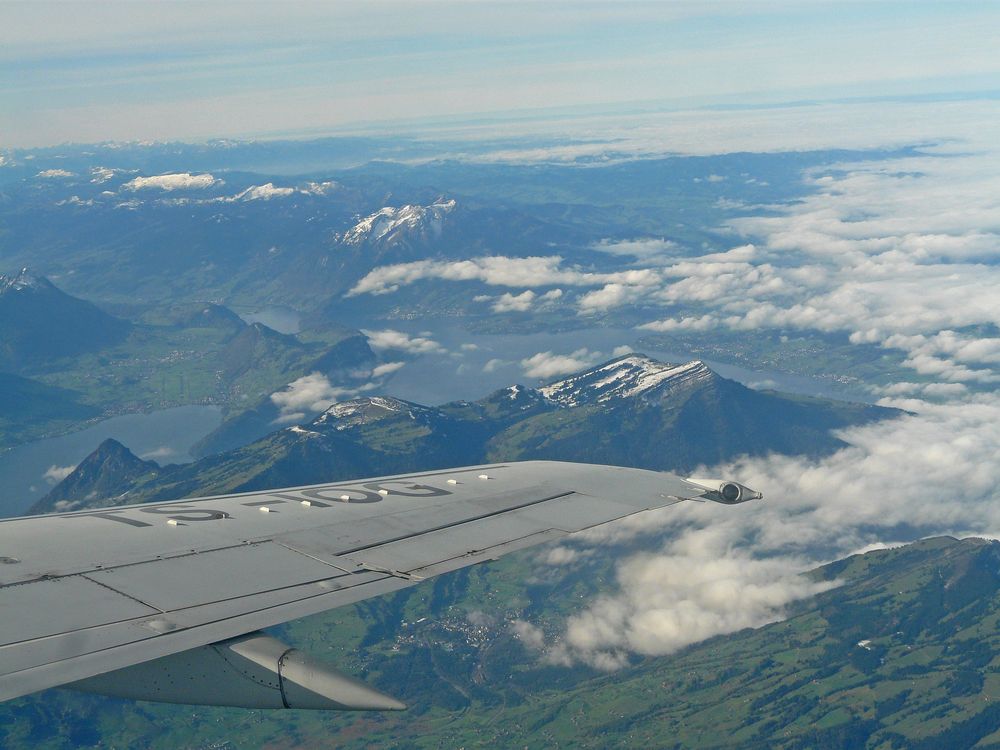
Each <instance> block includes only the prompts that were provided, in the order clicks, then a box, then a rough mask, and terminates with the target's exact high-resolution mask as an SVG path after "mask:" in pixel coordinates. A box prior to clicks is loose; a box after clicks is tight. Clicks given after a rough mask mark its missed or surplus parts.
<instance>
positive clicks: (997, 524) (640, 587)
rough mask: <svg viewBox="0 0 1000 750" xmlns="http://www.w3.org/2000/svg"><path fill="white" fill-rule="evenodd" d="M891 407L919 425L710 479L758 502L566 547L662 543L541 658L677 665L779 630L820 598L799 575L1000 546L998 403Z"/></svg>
mask: <svg viewBox="0 0 1000 750" xmlns="http://www.w3.org/2000/svg"><path fill="white" fill-rule="evenodd" d="M885 403H886V404H890V405H894V406H897V407H900V408H903V409H907V410H910V411H912V412H915V413H914V414H910V415H904V416H902V417H900V418H897V419H893V420H888V421H884V422H880V423H875V424H870V425H865V426H861V427H854V428H851V429H848V430H843V431H841V433H840V436H841V437H842V438H843V439H844V440H845V441H846V442H847V443H848V444H849V445H848V447H846V448H844V449H842V450H840V451H838V452H836V453H835V454H833V455H831V456H828V457H826V458H823V459H820V460H812V459H808V458H803V457H792V456H782V455H772V456H769V457H766V458H742V459H739V460H736V461H734V462H732V463H731V464H728V465H725V466H720V467H713V468H708V469H704V471H705V473H706V475H708V476H725V477H733V478H737V479H739V480H740V481H744V482H746V483H747V484H749V485H750V486H752V487H754V488H755V489H760V490H762V491H763V492H764V499H763V500H762V501H753V502H751V503H747V504H746V505H740V506H735V507H724V506H719V505H715V504H712V503H707V504H694V503H691V504H686V505H682V506H677V507H672V508H666V509H663V510H661V511H655V512H652V513H647V514H639V515H637V516H633V517H631V518H629V519H625V520H623V521H621V522H618V523H616V524H610V525H608V526H604V527H597V528H596V529H593V530H591V531H588V532H584V533H583V534H578V535H577V536H576V537H574V540H573V542H571V543H570V544H569V545H567V544H566V543H564V544H563V545H561V546H571V545H607V544H614V545H619V544H622V543H625V542H627V541H628V540H630V539H632V538H634V537H635V536H636V535H643V534H645V535H648V534H651V533H660V534H666V535H667V537H668V541H667V543H666V544H665V546H664V547H663V550H662V551H661V552H660V553H658V554H649V553H644V554H641V555H635V556H632V557H630V558H628V559H626V560H625V561H624V562H623V563H622V564H620V566H619V568H618V575H617V581H618V590H617V591H616V592H613V593H611V594H607V595H604V596H602V597H600V598H598V599H596V600H595V601H593V602H591V604H590V605H589V606H588V608H587V609H586V611H584V612H582V613H579V614H577V615H574V616H571V617H570V618H569V619H568V620H567V622H566V625H565V628H564V630H563V632H562V634H561V635H560V636H559V637H557V638H555V639H553V640H551V641H550V642H549V644H548V646H547V648H546V656H545V658H546V659H548V660H549V661H555V662H560V663H568V662H573V661H583V662H586V663H588V664H591V665H594V666H597V667H601V668H615V667H617V666H621V665H622V664H623V663H624V661H625V658H626V656H627V654H628V653H639V654H666V653H671V652H673V651H675V650H677V649H679V648H681V647H683V646H685V645H688V644H690V643H694V642H697V641H699V640H702V639H704V638H707V637H710V636H712V635H717V634H720V633H726V632H732V631H734V630H737V629H740V628H743V627H753V626H758V625H761V624H764V623H766V622H769V621H772V620H775V619H779V618H780V617H781V616H782V613H783V608H784V606H785V605H786V604H787V603H788V602H790V601H793V600H795V599H797V598H801V597H804V596H809V595H811V594H813V593H816V592H817V591H820V590H822V589H823V588H824V586H822V585H815V584H812V583H809V582H808V581H807V580H805V579H802V578H800V577H798V576H797V575H796V574H797V573H798V572H800V571H803V570H806V569H808V568H810V567H813V566H815V565H818V564H821V563H823V562H826V561H828V560H832V559H838V558H841V557H844V556H846V555H849V554H853V553H855V552H857V551H859V550H864V549H877V548H881V547H884V546H886V545H887V544H898V543H900V542H908V541H913V540H915V539H918V538H922V537H924V536H929V535H940V534H951V535H955V536H967V535H976V536H985V537H990V538H993V537H996V536H997V534H998V533H1000V502H998V500H1000V490H998V488H1000V448H998V446H1000V395H997V394H989V395H983V394H979V395H972V394H964V395H963V394H959V395H958V397H957V398H953V400H950V401H946V402H944V403H932V402H928V401H921V400H916V399H912V398H910V399H898V400H893V401H886V402H885ZM700 471H701V470H699V472H700ZM552 562H553V563H554V564H559V562H560V560H559V559H556V560H553V561H552Z"/></svg>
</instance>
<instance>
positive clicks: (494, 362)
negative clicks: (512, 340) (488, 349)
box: [483, 357, 510, 372]
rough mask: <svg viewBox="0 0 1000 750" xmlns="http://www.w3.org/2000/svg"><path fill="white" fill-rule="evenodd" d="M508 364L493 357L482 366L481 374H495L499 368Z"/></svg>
mask: <svg viewBox="0 0 1000 750" xmlns="http://www.w3.org/2000/svg"><path fill="white" fill-rule="evenodd" d="M509 364H510V362H508V361H506V360H503V359H499V358H497V357H494V358H493V359H491V360H490V361H488V362H487V363H486V364H485V365H483V372H496V371H497V370H498V369H499V368H501V367H505V366H506V365H509Z"/></svg>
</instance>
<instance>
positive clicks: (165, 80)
mask: <svg viewBox="0 0 1000 750" xmlns="http://www.w3.org/2000/svg"><path fill="white" fill-rule="evenodd" d="M998 21H1000V6H998V5H997V4H993V3H960V2H947V3H933V2H922V3H902V2H888V3H878V2H865V3H861V2H857V3H842V2H841V3H826V2H797V3H783V2H767V3H754V2H746V3H728V2H707V3H705V2H701V3H683V2H677V3H627V2H613V3H612V2H605V3H597V2H555V3H486V2H462V3H452V2H433V3H430V2H427V3H421V2H406V3H387V2H366V3H295V2H291V3H254V2H198V3H194V2H169V3H168V2H150V3H138V2H101V3H95V2H87V1H81V2H64V3H54V2H44V1H43V2H30V3H20V2H4V3H0V147H7V148H10V147H35V146H45V145H53V144H57V143H64V142H95V141H105V140H153V139H155V140H199V139H207V138H216V137H269V136H287V135H308V134H315V133H323V132H327V131H329V130H332V129H337V128H355V129H366V128H371V127H373V126H374V125H375V124H381V125H382V127H388V128H389V130H390V132H391V131H392V129H393V128H394V127H397V128H405V127H406V126H407V123H411V124H412V122H413V121H428V120H431V121H440V120H442V119H443V120H445V121H447V120H449V119H451V118H456V117H468V116H472V115H479V114H482V113H488V114H492V115H500V114H504V113H510V112H544V111H569V112H577V113H579V112H587V111H598V110H607V109H608V108H610V109H612V110H614V109H616V108H618V109H621V108H628V107H635V106H643V107H654V108H655V107H667V108H679V107H692V106H700V105H712V104H720V103H726V104H741V105H747V104H749V105H756V104H763V103H773V102H778V101H790V100H803V99H824V100H825V99H831V98H833V99H835V98H845V97H887V96H893V97H920V96H926V95H929V94H931V95H937V94H947V95H948V96H981V95H983V94H995V93H996V92H998V91H1000V54H998V52H997V47H996V44H995V34H994V31H995V29H996V28H998Z"/></svg>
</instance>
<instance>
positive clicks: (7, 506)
mask: <svg viewBox="0 0 1000 750" xmlns="http://www.w3.org/2000/svg"><path fill="white" fill-rule="evenodd" d="M221 422H222V413H221V412H220V411H219V408H218V407H216V406H178V407H175V408H173V409H163V410H161V411H155V412H152V413H150V414H125V415H123V416H120V417H112V418H111V419H106V420H104V421H103V422H98V423H97V424H95V425H93V426H92V427H88V428H86V429H84V430H79V431H77V432H72V433H70V434H68V435H60V436H59V437H54V438H48V439H46V440H38V441H36V442H34V443H28V444H27V445H21V446H18V447H16V448H12V449H11V450H9V451H7V452H6V453H0V516H2V517H7V516H16V515H19V514H21V513H24V512H25V511H26V510H27V509H28V507H29V506H30V505H31V504H32V503H33V502H34V501H35V500H37V499H38V498H40V497H42V496H43V495H44V494H45V493H47V492H48V491H49V489H51V488H52V486H53V484H55V482H56V481H57V480H58V479H59V478H60V477H61V476H65V473H66V472H67V471H68V469H69V468H70V467H72V466H75V465H76V464H78V463H79V462H80V461H82V460H83V459H84V458H86V457H87V456H88V455H89V454H90V453H91V452H93V450H94V449H95V448H97V446H98V445H100V444H101V443H102V442H103V441H104V440H106V439H107V438H114V439H115V440H118V441H119V442H120V443H123V444H124V445H125V446H126V447H128V449H129V450H131V451H132V452H133V453H135V454H136V455H137V456H139V457H141V458H146V459H151V460H153V461H156V462H157V463H159V464H168V463H185V462H187V461H190V460H191V456H190V455H188V450H189V449H190V448H191V446H192V445H194V443H196V442H197V441H198V440H200V439H201V438H202V437H204V436H205V435H207V434H208V433H209V432H211V431H212V430H214V429H215V428H216V427H218V426H219V424H220V423H221Z"/></svg>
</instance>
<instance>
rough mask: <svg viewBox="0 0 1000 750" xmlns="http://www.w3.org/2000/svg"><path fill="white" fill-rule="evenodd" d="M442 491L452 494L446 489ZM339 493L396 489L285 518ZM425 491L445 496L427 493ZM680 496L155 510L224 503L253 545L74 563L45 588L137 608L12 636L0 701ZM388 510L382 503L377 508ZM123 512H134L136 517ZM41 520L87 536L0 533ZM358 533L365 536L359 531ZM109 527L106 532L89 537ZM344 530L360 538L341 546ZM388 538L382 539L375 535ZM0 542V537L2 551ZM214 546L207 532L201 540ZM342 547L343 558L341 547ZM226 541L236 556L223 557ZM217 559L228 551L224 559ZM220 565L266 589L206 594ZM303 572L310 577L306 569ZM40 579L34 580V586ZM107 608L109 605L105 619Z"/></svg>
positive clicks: (619, 491) (24, 600)
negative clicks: (305, 517) (94, 594)
mask: <svg viewBox="0 0 1000 750" xmlns="http://www.w3.org/2000/svg"><path fill="white" fill-rule="evenodd" d="M429 477H436V478H438V480H439V483H440V484H441V487H440V488H437V487H435V486H434V485H430V484H429V483H428V484H420V485H416V486H418V487H421V488H425V489H421V490H420V492H419V493H418V492H416V491H411V494H410V496H409V500H412V503H408V501H407V500H408V497H407V495H406V491H407V490H413V489H414V488H413V487H412V486H408V485H406V484H405V483H406V482H410V481H411V480H421V481H427V482H429V481H430V480H429ZM456 477H457V478H456ZM449 481H454V482H455V484H454V485H451V484H447V483H448V482H449ZM463 484H464V485H468V492H467V493H466V494H465V495H463V494H462V493H461V492H460V491H459V490H460V489H461V487H462V485H463ZM348 485H357V486H361V487H370V486H371V485H379V486H381V485H385V486H386V487H391V488H395V489H396V490H397V497H394V498H393V497H392V491H391V490H379V491H378V492H387V494H386V495H385V496H384V497H385V499H386V500H387V502H386V504H385V507H383V508H381V509H380V510H382V511H383V512H381V513H377V512H373V511H374V510H375V503H367V504H366V505H367V507H366V510H367V512H365V513H356V512H355V513H349V514H348V513H345V514H344V517H343V518H342V517H341V515H340V514H339V513H337V514H335V515H336V518H334V515H331V516H329V517H328V518H326V519H325V521H324V522H323V523H317V520H318V518H319V517H318V516H314V517H313V518H312V519H311V521H310V523H309V524H308V525H307V527H306V528H303V527H302V524H301V522H300V521H299V520H298V519H297V518H296V517H295V515H294V513H292V512H291V511H292V510H293V509H294V501H295V499H297V498H299V497H302V498H303V500H301V501H300V502H301V503H302V504H303V505H305V504H306V503H308V500H306V499H305V498H306V497H307V496H308V494H309V493H310V492H311V493H313V495H312V496H313V497H315V493H316V491H317V488H320V489H326V490H331V491H332V490H333V489H338V490H339V489H343V488H344V487H347V486H348ZM427 488H430V489H438V490H441V492H443V493H447V494H442V495H429V494H427V493H428V489H427ZM444 488H449V489H454V490H455V491H454V492H448V491H447V490H446V489H444ZM700 489H702V490H703V489H704V488H700ZM684 494H687V495H688V496H689V497H694V496H697V495H699V494H701V493H700V492H699V491H698V488H697V486H696V485H692V484H691V483H688V482H685V481H684V480H682V479H680V478H679V477H674V476H673V475H670V474H663V473H657V472H650V471H644V470H639V469H624V468H620V467H602V466H593V465H587V464H569V463H560V462H526V463H511V464H503V465H491V466H483V467H462V468H456V469H451V470H445V471H441V472H430V473H421V474H410V475H403V476H402V477H399V476H396V477H385V478H380V479H377V480H359V481H357V482H352V483H338V484H336V485H311V486H309V487H305V488H292V489H284V490H274V491H268V492H262V493H245V494H241V495H236V496H227V497H224V498H207V499H201V498H199V499H196V500H190V501H184V502H183V503H162V504H156V505H157V507H159V508H166V509H170V508H176V507H177V506H184V507H181V508H180V509H179V512H178V514H177V515H179V516H182V515H183V513H184V512H185V509H186V508H189V507H190V506H191V505H192V504H196V503H199V502H201V501H203V500H204V501H208V502H211V503H212V504H213V505H219V504H220V503H222V504H223V505H219V507H220V508H222V509H223V512H225V513H228V514H229V519H235V518H237V517H238V516H239V517H242V516H245V517H246V521H247V522H246V523H245V524H244V525H243V527H241V528H240V532H241V533H239V534H237V535H236V536H237V537H240V536H242V537H247V536H250V537H251V538H244V539H243V540H242V541H236V540H235V539H234V538H233V537H232V534H231V533H227V534H225V535H224V536H225V537H227V538H225V539H223V540H222V542H224V543H222V544H218V543H217V544H216V546H215V548H214V549H210V548H206V547H204V546H203V547H202V550H201V551H200V552H199V551H193V552H191V553H189V554H186V555H177V556H176V557H170V556H169V554H168V555H166V556H165V552H166V550H165V548H157V547H156V545H153V546H152V547H147V548H146V550H145V553H144V558H143V559H142V560H141V561H138V562H137V561H135V560H131V561H129V562H123V563H121V564H119V565H114V564H112V565H111V566H104V565H99V566H98V567H97V568H96V569H94V568H93V567H87V566H86V565H83V564H81V566H78V567H84V568H86V570H84V571H83V572H74V573H69V574H66V575H63V576H57V580H58V579H59V578H61V579H62V580H63V582H64V583H68V584H70V585H74V584H80V585H82V584H83V583H84V582H85V581H86V582H87V585H95V584H96V585H99V586H101V587H103V589H102V590H105V589H106V590H107V591H108V594H109V596H113V597H116V596H117V597H123V598H124V599H125V600H126V601H127V602H129V603H133V604H137V605H141V606H142V607H145V608H146V609H143V610H141V613H140V612H135V613H133V614H136V615H137V616H129V614H130V613H129V612H128V610H127V608H124V609H123V610H122V614H121V615H120V616H119V618H118V619H114V618H109V620H110V621H105V622H96V623H95V622H90V621H86V622H82V623H81V627H77V628H73V629H70V630H68V631H66V632H60V633H46V634H44V635H42V636H41V637H31V636H30V633H22V634H21V635H22V636H28V637H19V638H18V640H16V641H14V642H8V643H7V644H6V645H2V646H0V700H7V699H10V698H13V697H17V696H19V695H24V694H26V693H30V692H34V691H37V690H41V689H44V688H47V687H53V686H56V685H59V684H63V683H67V682H73V681H76V680H80V679H84V678H86V677H90V676H93V675H97V674H101V673H104V672H108V671H112V670H115V669H121V668H123V667H126V666H129V665H132V664H137V663H141V662H143V661H148V660H151V659H155V658H158V657H160V656H165V655H168V654H172V653H177V652H180V651H184V650H188V649H191V648H196V647H198V646H202V645H206V644H209V643H213V642H216V641H219V640H223V639H226V638H231V637H234V636H238V635H241V634H244V633H247V632H251V631H254V630H259V629H260V628H265V627H270V626H273V625H276V624H278V623H281V622H284V621H286V620H289V619H294V618H298V617H303V616H306V615H310V614H315V613H318V612H322V611H324V610H328V609H332V608H335V607H339V606H343V605H346V604H350V603H353V602H357V601H360V600H363V599H366V598H370V597H373V596H378V595H381V594H384V593H388V592H390V591H394V590H398V589H400V588H403V587H405V586H410V585H413V584H414V583H416V582H418V581H420V580H422V579H424V578H427V577H431V576H434V575H438V574H440V573H443V572H447V571H449V570H455V569H457V568H460V567H464V566H466V565H471V564H475V563H477V562H481V561H483V560H489V559H496V558H497V557H500V556H502V555H504V554H507V553H508V552H511V551H514V550H516V549H522V548H524V547H527V546H532V545H534V544H540V543H542V542H545V541H549V540H551V539H554V538H558V537H560V536H564V535H565V534H568V533H572V532H574V531H578V530H580V529H583V528H589V527H591V526H594V525H598V524H602V523H607V522H608V521H612V520H617V519H619V518H623V517H625V516H628V515H631V514H633V513H637V512H640V511H643V510H646V509H650V508H656V507H662V506H664V505H670V504H673V503H676V502H679V501H680V499H681V498H682V497H683V495H684ZM279 496H280V497H279ZM321 496H322V497H326V495H321ZM257 497H260V498H264V500H263V501H257V500H252V501H250V502H248V498H257ZM379 497H383V495H381V494H380V495H379ZM390 498H391V499H392V500H393V502H392V503H390V502H388V500H389V499H390ZM275 499H283V500H285V501H286V503H288V504H289V505H290V506H292V507H290V510H289V516H288V519H286V520H285V522H284V523H278V524H272V528H271V529H270V531H271V532H276V533H268V522H269V521H273V520H277V518H276V516H272V515H271V512H270V509H268V511H267V512H266V513H265V512H262V511H261V510H260V509H261V507H267V506H261V505H260V502H273V501H274V500H275ZM491 503H493V505H492V506H491ZM463 504H464V505H463ZM230 505H232V508H230V507H229V506H230ZM349 506H350V503H349V502H346V501H345V503H344V506H343V507H341V508H339V509H337V508H334V510H341V511H343V510H344V509H345V508H346V507H349ZM195 507H196V508H197V507H198V506H197V505H195ZM307 507H311V506H307ZM115 510H118V509H115ZM133 510H137V511H138V512H142V511H144V510H146V507H145V506H143V507H140V508H133ZM355 510H357V509H355ZM188 512H189V515H190V514H191V512H190V511H188ZM447 512H451V513H452V514H453V515H454V516H455V517H454V518H452V519H451V521H447V520H446V522H445V523H441V522H440V518H435V516H438V515H439V514H441V513H447ZM463 513H465V514H466V515H467V516H468V517H466V516H463V515H462V514H463ZM269 516H270V517H269ZM46 518H48V519H49V520H50V521H52V520H55V519H56V518H59V519H69V518H76V519H78V520H77V521H76V522H75V523H67V524H66V527H65V528H66V532H63V533H69V532H70V527H76V528H75V533H76V534H81V533H82V534H83V535H84V536H85V537H86V536H87V530H86V528H83V529H81V527H80V526H81V524H84V523H87V522H88V514H87V513H76V514H57V515H56V516H49V517H28V518H25V519H16V520H14V521H8V522H7V524H5V525H3V526H0V530H2V531H4V532H8V531H13V530H14V529H15V528H17V526H18V525H20V524H26V523H31V522H37V521H38V520H42V519H46ZM161 518H162V517H161ZM169 520H170V519H169V517H168V518H167V519H165V521H166V522H169ZM90 523H91V524H93V522H92V521H90ZM8 524H9V525H8ZM365 524H368V528H367V530H366V529H362V528H361V527H364V526H365ZM50 525H51V524H50ZM118 525H121V526H123V527H126V528H127V527H128V525H127V524H118ZM195 525H196V524H193V523H192V524H191V526H195ZM237 525H238V524H237ZM383 526H384V527H385V528H382V527H383ZM111 527H116V524H114V523H111V524H108V525H107V526H102V527H101V528H111ZM333 527H336V528H337V530H338V533H339V534H340V536H336V537H334V536H333V532H332V531H330V529H331V528H333ZM352 527H354V528H355V529H356V531H357V532H359V533H356V534H355V535H354V536H353V537H351V536H350V530H351V528H352ZM90 528H91V529H93V528H94V526H93V525H91V527H90ZM143 528H145V527H143ZM156 528H157V533H156V534H155V535H152V536H150V537H149V538H148V539H147V540H146V541H150V540H151V539H154V538H162V529H163V528H164V527H163V525H162V524H161V526H159V527H156ZM217 528H222V527H217ZM233 528H235V527H230V531H232V529H233ZM376 530H377V532H378V533H376ZM182 531H183V529H182ZM202 531H204V529H202ZM248 531H249V532H251V533H250V534H248V533H247V532H248ZM389 532H392V534H390V535H388V536H387V534H389ZM345 534H346V536H345ZM365 534H371V539H370V540H369V541H370V543H368V544H360V545H358V544H357V543H356V542H357V541H358V538H359V537H360V538H361V541H364V536H365ZM61 535H62V534H59V535H57V536H61ZM6 536H7V534H0V542H2V541H3V539H4V537H6ZM212 536H213V535H212V534H211V533H207V538H208V539H209V540H211V538H212ZM348 538H350V539H352V540H353V544H354V546H352V547H350V548H345V547H344V546H343V545H344V544H346V542H345V539H348ZM205 539H206V533H201V532H199V533H198V535H197V541H198V543H200V544H203V545H204V541H205ZM325 539H329V541H328V542H326V543H325V542H324V540H325ZM51 541H52V542H57V541H58V540H56V539H53V540H51ZM218 541H219V540H216V542H218ZM233 542H235V544H236V545H240V544H242V545H244V546H242V547H239V546H235V545H234V544H233ZM171 549H172V548H171ZM227 549H236V550H237V552H229V553H227V552H225V550H227ZM243 550H246V551H245V552H243ZM2 552H3V549H0V553H2ZM226 555H229V557H230V558H231V559H230V560H229V564H230V565H232V566H233V567H232V571H233V574H234V575H235V576H237V581H238V582H239V583H241V584H242V583H245V579H244V577H253V576H257V577H258V578H266V577H267V576H265V575H264V573H273V575H272V576H271V580H266V581H263V582H262V583H261V587H259V588H257V589H255V588H254V586H253V585H249V584H247V585H246V586H244V587H243V588H241V586H240V585H234V586H233V589H234V590H233V591H215V590H214V588H217V587H218V586H219V584H218V583H217V582H216V583H209V582H208V579H211V576H210V575H208V573H209V571H210V570H211V569H212V566H218V565H219V564H220V561H222V560H223V558H225V557H226ZM241 555H242V558H241V557H240V556H241ZM238 559H239V564H237V560H238ZM84 562H85V561H84ZM282 566H284V567H282ZM309 566H313V568H314V569H312V570H304V569H305V568H307V567H309ZM255 569H256V570H255ZM199 571H201V572H202V574H201V575H199ZM284 571H287V573H286V572H284ZM293 571H294V572H293ZM175 573H176V577H175V576H174V574H175ZM51 580H53V579H52V578H46V579H43V581H42V582H50V581H51ZM39 583H40V581H38V580H36V581H34V582H29V583H23V584H14V585H13V586H9V587H3V586H0V599H2V598H3V593H4V588H9V590H10V592H12V591H14V590H15V589H17V590H18V599H19V605H20V606H25V607H29V608H30V607H31V606H32V600H33V598H34V593H33V591H34V590H37V591H38V599H39V601H40V602H41V600H43V599H45V597H43V596H42V595H41V594H42V592H41V587H40V586H39V585H38V584H39ZM206 585H208V586H210V587H213V589H212V592H204V591H203V590H204V589H205V586H206ZM199 589H200V590H202V591H203V593H208V596H207V600H206V597H205V596H202V597H201V598H199V597H198V596H188V593H189V592H191V591H195V592H197V591H199ZM8 593H9V592H8ZM116 601H117V600H116ZM42 606H44V607H45V608H46V609H47V610H48V611H47V612H41V613H40V614H41V615H43V616H44V617H45V618H48V617H49V616H51V618H53V619H58V618H59V609H60V607H61V605H60V604H59V603H58V601H55V602H54V601H52V600H51V598H50V599H49V600H48V601H47V602H44V603H42ZM112 609H113V608H111V607H109V608H108V610H107V611H109V612H110V611H112ZM4 610H6V611H7V612H10V611H11V610H10V609H7V608H6V607H3V605H2V604H0V633H3V632H4V630H5V628H4V627H2V626H3V624H4V623H3V620H5V619H7V616H6V615H5V614H4ZM32 627H33V626H32Z"/></svg>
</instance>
